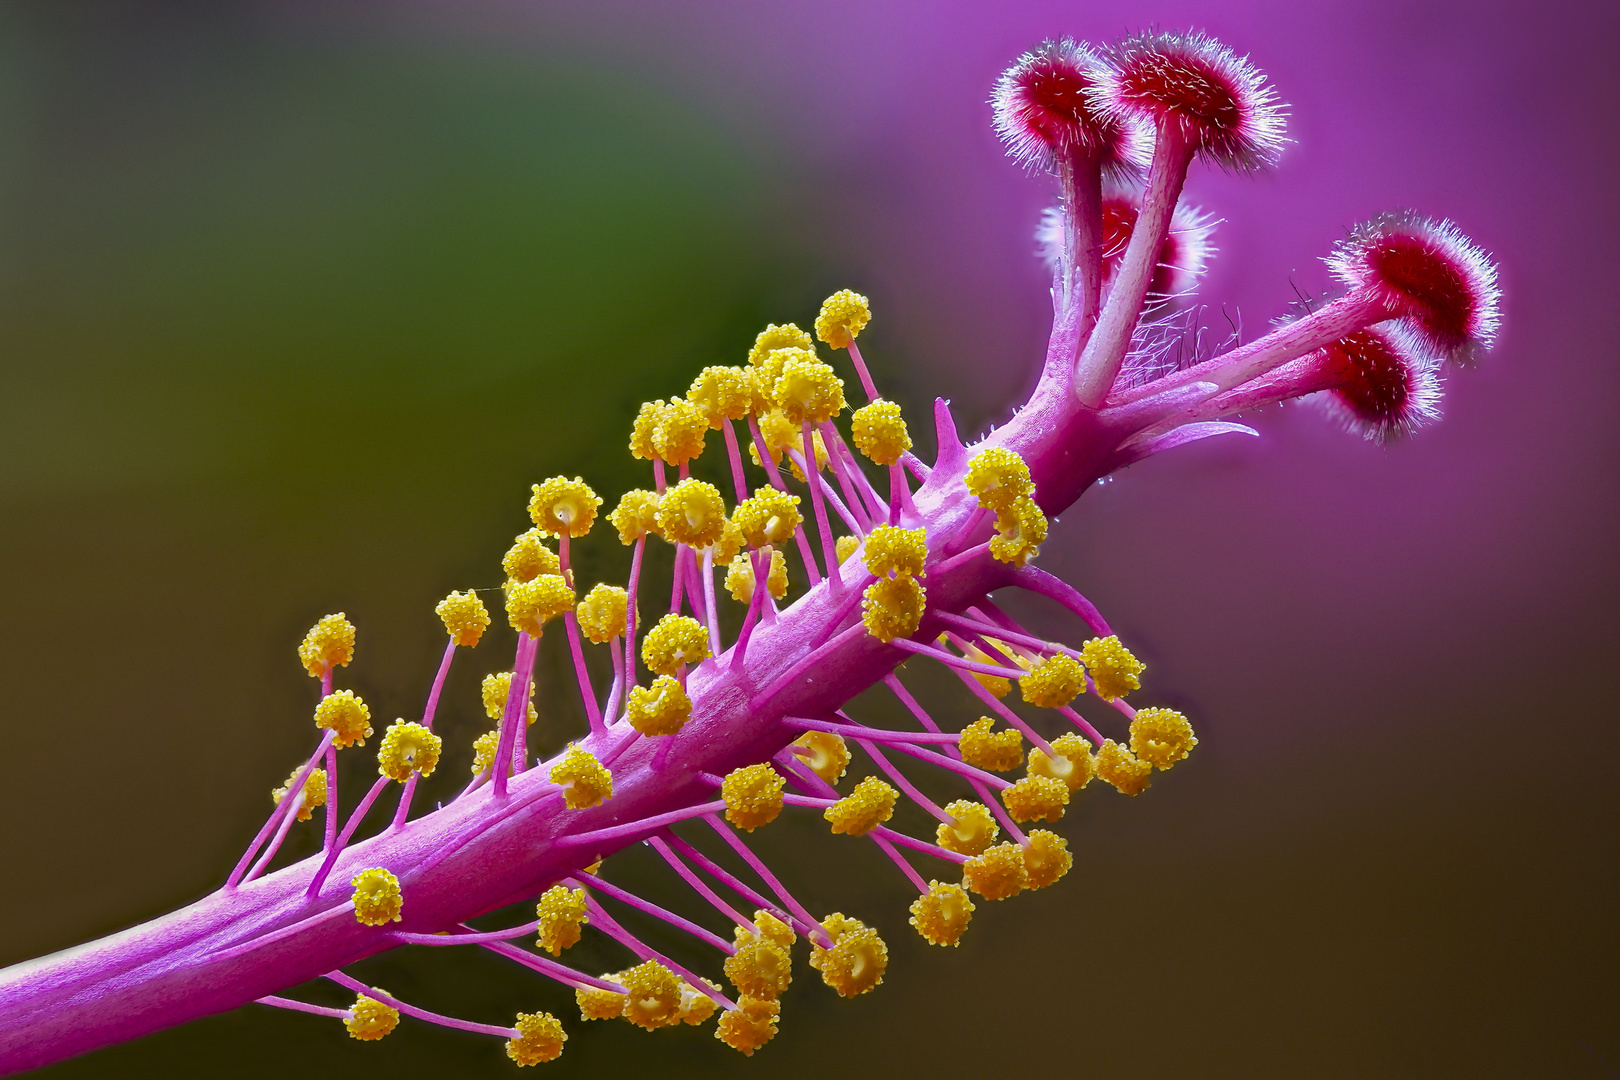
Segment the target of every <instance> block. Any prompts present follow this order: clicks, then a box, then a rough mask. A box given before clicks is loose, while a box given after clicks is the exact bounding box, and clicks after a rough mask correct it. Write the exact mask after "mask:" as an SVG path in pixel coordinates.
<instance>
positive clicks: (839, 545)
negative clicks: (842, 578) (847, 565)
mask: <svg viewBox="0 0 1620 1080" xmlns="http://www.w3.org/2000/svg"><path fill="white" fill-rule="evenodd" d="M860 546H861V538H860V537H858V536H840V537H839V538H838V539H837V540H834V541H833V553H834V554H836V555H837V556H838V565H839V566H842V565H844V560H845V559H847V558H849V557H850V556H851V555H853V554H855V549H856V548H858V547H860Z"/></svg>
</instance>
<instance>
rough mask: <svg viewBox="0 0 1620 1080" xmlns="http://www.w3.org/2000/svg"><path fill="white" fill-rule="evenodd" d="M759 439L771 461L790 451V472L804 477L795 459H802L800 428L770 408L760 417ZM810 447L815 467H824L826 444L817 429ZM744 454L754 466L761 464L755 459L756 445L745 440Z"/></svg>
mask: <svg viewBox="0 0 1620 1080" xmlns="http://www.w3.org/2000/svg"><path fill="white" fill-rule="evenodd" d="M759 434H760V438H762V439H764V440H765V448H766V449H767V450H769V451H770V455H771V460H772V461H776V462H780V461H781V460H782V455H783V454H785V453H786V454H790V455H791V456H789V457H788V463H789V464H790V465H791V466H792V468H793V475H794V476H795V477H796V478H797V479H799V480H803V479H804V470H803V469H801V468H799V462H800V461H801V460H803V459H804V431H803V429H802V428H801V427H800V426H799V425H797V424H795V423H793V421H791V420H789V419H788V418H787V417H786V416H784V415H782V413H781V411H780V410H778V409H771V410H770V411H768V412H766V413H765V414H763V415H762V416H761V417H760V420H759ZM810 447H811V449H812V451H814V453H815V455H816V468H817V469H818V470H819V469H825V468H826V467H827V462H828V460H829V458H828V457H827V444H826V443H825V442H824V441H823V440H822V438H821V432H819V431H816V432H812V433H811V435H810ZM748 456H749V457H751V458H753V459H754V464H755V465H763V464H764V462H762V461H761V460H760V458H759V447H758V446H757V445H755V444H753V443H749V446H748Z"/></svg>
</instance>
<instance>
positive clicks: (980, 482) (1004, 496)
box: [965, 446, 1035, 511]
mask: <svg viewBox="0 0 1620 1080" xmlns="http://www.w3.org/2000/svg"><path fill="white" fill-rule="evenodd" d="M965 482H966V484H967V489H968V491H969V492H971V493H972V494H973V497H974V498H976V499H978V500H979V505H980V506H982V507H984V508H986V509H987V510H998V511H999V510H1005V509H1007V508H1008V507H1009V506H1011V505H1012V504H1013V502H1014V501H1015V500H1017V499H1020V498H1023V497H1025V496H1028V495H1031V494H1033V493H1034V491H1035V484H1034V483H1033V482H1032V481H1031V480H1030V478H1029V466H1028V465H1026V464H1024V459H1023V458H1022V457H1020V456H1019V455H1018V453H1017V452H1016V451H1013V450H1008V449H1007V448H1006V447H1004V446H992V447H990V448H989V449H988V450H981V451H979V453H977V454H975V455H973V460H972V461H970V462H968V471H967V477H966V480H965Z"/></svg>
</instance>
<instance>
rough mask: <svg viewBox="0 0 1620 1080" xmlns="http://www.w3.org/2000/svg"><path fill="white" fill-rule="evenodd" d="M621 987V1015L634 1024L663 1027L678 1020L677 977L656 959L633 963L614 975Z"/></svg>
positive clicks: (678, 990) (649, 1028) (679, 988)
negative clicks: (623, 990)
mask: <svg viewBox="0 0 1620 1080" xmlns="http://www.w3.org/2000/svg"><path fill="white" fill-rule="evenodd" d="M617 981H618V983H619V984H620V985H621V986H623V987H624V989H625V1002H624V1018H625V1019H626V1020H628V1021H630V1022H631V1023H632V1024H635V1025H636V1026H637V1027H643V1028H646V1029H647V1030H648V1031H651V1030H653V1029H654V1028H661V1027H665V1026H666V1025H668V1024H671V1023H679V1022H680V1021H679V1020H678V1018H677V1014H678V1013H679V1012H680V1011H681V980H680V979H678V978H676V977H675V973H674V972H672V971H670V970H669V968H667V967H665V966H664V965H663V964H660V963H659V962H658V961H656V960H648V961H646V962H645V963H641V964H637V965H636V966H635V967H633V968H631V969H630V970H629V971H626V972H625V973H624V974H623V975H621V976H620V977H619V978H618V980H617Z"/></svg>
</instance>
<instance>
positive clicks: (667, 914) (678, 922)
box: [563, 874, 737, 956]
mask: <svg viewBox="0 0 1620 1080" xmlns="http://www.w3.org/2000/svg"><path fill="white" fill-rule="evenodd" d="M563 884H564V885H567V886H568V887H569V888H574V889H578V888H587V889H595V890H596V891H597V892H600V893H602V894H604V895H606V896H611V897H613V899H615V900H617V901H619V902H620V903H623V904H628V905H629V906H631V907H633V908H635V909H636V910H637V911H641V912H645V913H646V914H648V915H651V916H652V917H653V918H655V919H662V920H663V921H664V922H667V923H669V925H671V926H674V927H678V928H679V929H681V930H685V931H686V932H687V933H688V934H691V935H692V936H693V937H695V938H697V939H698V940H699V941H704V942H707V943H708V944H710V945H713V946H714V947H715V948H717V949H719V950H720V951H721V952H723V953H725V954H726V955H727V956H730V955H731V954H732V953H734V952H736V951H737V950H736V949H735V948H734V947H733V946H732V944H731V942H729V941H727V940H726V939H725V938H723V937H720V936H719V935H718V934H715V933H713V932H712V931H710V930H706V929H704V928H703V927H701V926H699V925H698V924H697V923H695V922H693V921H692V920H691V919H687V918H684V917H683V916H680V915H677V914H675V913H674V912H673V911H670V910H669V909H668V908H662V907H659V906H658V905H657V904H655V903H653V902H652V901H650V900H643V899H642V898H641V897H639V896H637V895H636V894H635V893H633V892H630V891H628V890H626V889H621V888H619V887H618V886H617V885H615V884H613V883H612V882H610V881H603V880H602V879H601V878H599V877H597V876H596V875H594V874H582V875H580V876H579V877H577V878H564V879H563Z"/></svg>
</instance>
